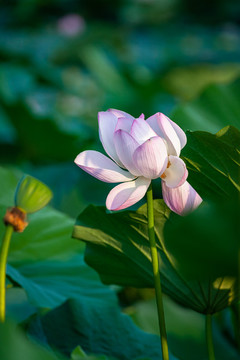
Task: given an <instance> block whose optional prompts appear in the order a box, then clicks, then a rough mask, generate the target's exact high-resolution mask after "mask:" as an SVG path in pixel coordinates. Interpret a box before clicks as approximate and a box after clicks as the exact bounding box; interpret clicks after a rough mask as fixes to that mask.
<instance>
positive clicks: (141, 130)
mask: <svg viewBox="0 0 240 360" xmlns="http://www.w3.org/2000/svg"><path fill="white" fill-rule="evenodd" d="M130 134H131V135H132V137H133V138H134V139H135V140H136V141H137V142H138V143H139V144H140V145H142V144H143V143H144V142H145V141H147V140H148V139H150V138H151V137H154V136H156V135H157V134H156V133H155V132H154V131H153V130H152V128H151V126H150V125H148V123H147V122H146V121H145V120H143V119H142V118H138V119H135V120H134V121H133V124H132V129H131V132H130Z"/></svg>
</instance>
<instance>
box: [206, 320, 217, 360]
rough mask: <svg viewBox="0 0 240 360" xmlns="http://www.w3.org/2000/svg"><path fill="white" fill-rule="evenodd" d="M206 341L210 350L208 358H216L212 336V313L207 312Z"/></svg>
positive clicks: (211, 359) (213, 359)
mask: <svg viewBox="0 0 240 360" xmlns="http://www.w3.org/2000/svg"><path fill="white" fill-rule="evenodd" d="M206 342H207V350H208V359H209V360H215V354H214V346H213V336H212V315H211V314H206Z"/></svg>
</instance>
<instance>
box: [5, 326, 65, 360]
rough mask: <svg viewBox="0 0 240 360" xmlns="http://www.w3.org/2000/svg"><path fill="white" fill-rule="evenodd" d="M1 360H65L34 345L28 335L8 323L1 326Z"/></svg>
mask: <svg viewBox="0 0 240 360" xmlns="http://www.w3.org/2000/svg"><path fill="white" fill-rule="evenodd" d="M0 338H1V344H0V358H1V359H2V360H16V359H24V360H43V359H44V360H57V359H58V360H60V359H62V360H63V357H61V356H60V355H59V356H56V355H55V354H54V353H53V352H50V351H48V350H46V349H45V348H43V347H40V346H39V345H37V344H36V343H32V342H30V341H29V339H27V337H26V334H25V333H24V332H23V331H21V330H20V329H18V328H17V327H16V324H13V323H10V322H7V323H5V324H0Z"/></svg>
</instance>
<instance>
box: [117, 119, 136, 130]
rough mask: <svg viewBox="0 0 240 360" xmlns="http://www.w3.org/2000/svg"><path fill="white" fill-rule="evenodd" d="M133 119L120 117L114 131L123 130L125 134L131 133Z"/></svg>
mask: <svg viewBox="0 0 240 360" xmlns="http://www.w3.org/2000/svg"><path fill="white" fill-rule="evenodd" d="M133 121H134V119H130V118H127V117H121V118H119V119H118V122H117V125H116V127H115V131H117V130H125V131H127V132H130V131H131V128H132V123H133Z"/></svg>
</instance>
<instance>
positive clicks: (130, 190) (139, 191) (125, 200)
mask: <svg viewBox="0 0 240 360" xmlns="http://www.w3.org/2000/svg"><path fill="white" fill-rule="evenodd" d="M150 182H151V180H149V179H145V178H143V177H139V178H138V179H136V180H135V181H131V182H127V183H124V184H120V185H117V186H115V187H114V188H113V189H112V190H111V191H110V193H109V194H108V197H107V200H106V206H107V208H108V209H109V210H122V209H125V208H127V207H129V206H132V205H134V204H136V203H137V202H138V201H139V200H141V199H142V198H143V197H144V195H145V194H146V192H147V189H148V187H149V185H150Z"/></svg>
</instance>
